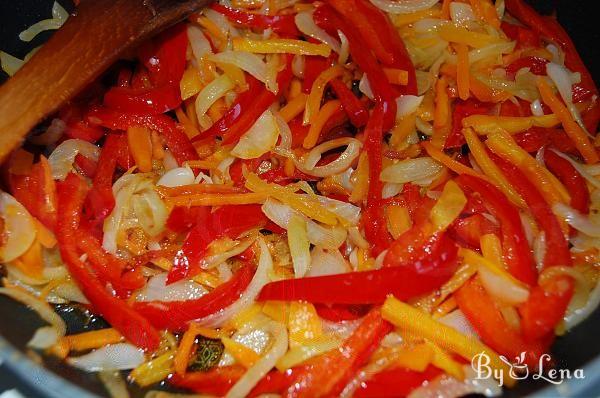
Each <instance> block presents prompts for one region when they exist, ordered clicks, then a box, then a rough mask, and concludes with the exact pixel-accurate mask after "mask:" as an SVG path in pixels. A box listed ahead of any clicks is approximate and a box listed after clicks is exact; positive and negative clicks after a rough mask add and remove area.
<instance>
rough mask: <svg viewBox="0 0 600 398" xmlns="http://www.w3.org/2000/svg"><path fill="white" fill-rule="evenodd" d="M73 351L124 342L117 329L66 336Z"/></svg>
mask: <svg viewBox="0 0 600 398" xmlns="http://www.w3.org/2000/svg"><path fill="white" fill-rule="evenodd" d="M65 339H66V341H67V343H68V345H69V349H70V350H72V351H86V350H91V349H93V348H99V347H103V346H105V345H107V344H115V343H118V342H120V341H123V340H124V339H123V336H122V335H121V333H119V332H118V331H117V330H116V329H112V328H109V329H100V330H93V331H91V332H84V333H79V334H72V335H70V336H65Z"/></svg>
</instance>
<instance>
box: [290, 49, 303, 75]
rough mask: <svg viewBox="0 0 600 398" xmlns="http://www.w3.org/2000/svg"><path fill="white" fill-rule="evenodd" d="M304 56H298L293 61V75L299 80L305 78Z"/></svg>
mask: <svg viewBox="0 0 600 398" xmlns="http://www.w3.org/2000/svg"><path fill="white" fill-rule="evenodd" d="M304 61H305V59H304V55H299V54H296V55H294V58H293V59H292V73H293V74H294V76H296V77H297V78H298V79H303V78H304V65H305V62H304Z"/></svg>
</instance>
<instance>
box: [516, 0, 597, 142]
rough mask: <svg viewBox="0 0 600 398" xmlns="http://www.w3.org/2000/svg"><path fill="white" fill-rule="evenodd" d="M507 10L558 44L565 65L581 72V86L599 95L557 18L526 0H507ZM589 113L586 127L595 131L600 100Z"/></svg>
mask: <svg viewBox="0 0 600 398" xmlns="http://www.w3.org/2000/svg"><path fill="white" fill-rule="evenodd" d="M506 10H507V11H508V12H509V13H510V14H511V15H512V16H514V17H515V18H517V19H518V20H519V21H521V22H522V23H523V24H524V25H526V26H528V27H530V28H531V29H532V30H533V31H535V32H536V33H538V34H539V35H541V36H542V37H545V38H547V39H549V40H551V41H553V42H555V43H556V44H558V45H559V46H560V47H561V48H562V50H563V51H564V53H565V66H566V67H567V68H569V69H570V70H572V71H573V72H579V73H580V74H581V83H579V86H580V87H581V88H582V89H585V90H586V91H588V92H589V93H591V94H592V95H598V88H597V87H596V84H595V83H594V79H593V78H592V75H591V74H590V72H589V70H588V69H587V68H586V66H585V64H584V63H583V61H582V59H581V57H580V56H579V53H578V52H577V49H576V48H575V44H574V43H573V41H572V40H571V38H570V37H569V34H568V33H567V32H566V31H565V30H564V28H563V27H562V26H560V24H559V23H558V21H557V20H556V19H554V18H552V17H545V16H541V15H540V14H538V13H537V12H536V11H535V9H534V8H533V7H531V6H530V5H528V4H527V3H526V2H525V1H524V0H507V1H506ZM587 113H591V116H592V117H590V118H588V120H586V122H587V123H586V127H587V129H588V131H590V132H595V131H596V129H597V127H598V122H599V121H600V102H599V101H597V100H596V101H595V102H594V104H593V109H591V110H588V112H587Z"/></svg>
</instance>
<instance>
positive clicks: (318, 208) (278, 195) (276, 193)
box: [246, 173, 338, 225]
mask: <svg viewBox="0 0 600 398" xmlns="http://www.w3.org/2000/svg"><path fill="white" fill-rule="evenodd" d="M246 188H248V189H249V190H251V191H253V192H255V193H256V194H259V195H265V196H270V197H273V198H275V199H277V200H279V201H281V202H283V203H285V204H287V205H289V206H291V207H293V208H294V209H296V210H298V211H300V212H301V213H303V214H304V215H306V216H307V217H309V218H312V219H314V220H316V221H319V222H322V223H323V224H327V225H335V224H337V222H338V217H337V216H336V215H335V213H333V212H331V211H329V210H327V209H326V208H325V207H324V206H323V205H321V204H320V203H319V202H318V201H317V200H316V199H314V198H311V197H309V196H308V195H301V194H297V193H295V192H293V191H292V190H290V189H289V188H286V187H283V186H281V185H277V184H270V183H268V182H265V181H263V180H261V179H260V177H258V176H257V175H256V174H254V173H250V174H248V176H246Z"/></svg>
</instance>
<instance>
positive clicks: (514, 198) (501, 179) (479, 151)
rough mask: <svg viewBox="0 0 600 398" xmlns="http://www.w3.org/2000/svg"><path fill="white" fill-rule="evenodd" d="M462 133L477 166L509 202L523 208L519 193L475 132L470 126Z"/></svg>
mask: <svg viewBox="0 0 600 398" xmlns="http://www.w3.org/2000/svg"><path fill="white" fill-rule="evenodd" d="M463 135H464V137H465V140H466V141H467V145H468V146H469V150H470V151H471V154H472V155H473V157H474V158H475V160H476V161H477V164H478V165H479V167H480V168H481V169H482V170H483V172H484V173H485V175H486V176H488V177H489V179H490V180H491V181H493V183H494V184H495V185H496V186H497V187H498V189H500V190H501V191H502V192H503V193H504V194H505V195H506V196H507V197H508V199H510V201H511V202H513V203H514V204H516V205H517V206H519V207H520V208H525V207H526V204H525V201H524V200H523V198H521V195H519V193H518V192H517V191H516V190H515V189H514V188H513V187H512V185H510V182H508V180H507V179H506V177H505V176H504V174H502V172H501V171H500V168H498V166H497V165H496V163H494V161H493V160H492V159H490V157H489V155H488V153H487V151H486V149H485V146H484V145H483V144H482V143H481V141H479V138H478V137H477V134H475V133H474V132H473V130H472V129H470V128H464V129H463Z"/></svg>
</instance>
